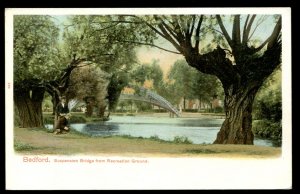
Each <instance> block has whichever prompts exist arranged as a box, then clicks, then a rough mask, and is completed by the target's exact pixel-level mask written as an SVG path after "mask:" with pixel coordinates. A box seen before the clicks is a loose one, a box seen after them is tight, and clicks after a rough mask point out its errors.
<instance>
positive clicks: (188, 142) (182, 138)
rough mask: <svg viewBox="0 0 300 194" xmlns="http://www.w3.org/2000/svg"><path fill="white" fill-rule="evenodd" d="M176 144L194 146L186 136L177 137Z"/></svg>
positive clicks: (175, 138)
mask: <svg viewBox="0 0 300 194" xmlns="http://www.w3.org/2000/svg"><path fill="white" fill-rule="evenodd" d="M173 141H174V143H183V144H192V143H193V142H192V141H191V140H189V139H188V138H187V137H184V136H175V137H174V140H173Z"/></svg>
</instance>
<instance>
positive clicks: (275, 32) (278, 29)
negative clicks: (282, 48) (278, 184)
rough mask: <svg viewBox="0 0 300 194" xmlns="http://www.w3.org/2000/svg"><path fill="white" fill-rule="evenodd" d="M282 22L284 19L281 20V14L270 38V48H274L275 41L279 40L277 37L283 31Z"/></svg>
mask: <svg viewBox="0 0 300 194" xmlns="http://www.w3.org/2000/svg"><path fill="white" fill-rule="evenodd" d="M281 22H282V21H281V16H280V18H279V20H278V21H277V23H276V26H275V27H274V30H273V32H272V34H271V36H270V37H269V39H270V40H269V44H268V49H270V48H272V47H273V46H274V44H275V42H276V41H277V38H278V36H279V34H280V32H281V25H282V24H281Z"/></svg>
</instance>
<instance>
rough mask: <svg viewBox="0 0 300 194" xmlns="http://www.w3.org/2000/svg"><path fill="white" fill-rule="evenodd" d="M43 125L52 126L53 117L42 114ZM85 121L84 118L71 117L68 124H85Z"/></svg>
mask: <svg viewBox="0 0 300 194" xmlns="http://www.w3.org/2000/svg"><path fill="white" fill-rule="evenodd" d="M43 118H44V124H53V123H54V115H50V114H44V115H43ZM86 122H87V119H86V118H85V117H84V116H77V115H72V116H71V118H70V123H86Z"/></svg>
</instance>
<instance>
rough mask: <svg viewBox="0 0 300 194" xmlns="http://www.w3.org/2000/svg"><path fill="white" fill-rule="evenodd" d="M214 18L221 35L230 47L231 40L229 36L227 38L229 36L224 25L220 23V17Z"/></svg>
mask: <svg viewBox="0 0 300 194" xmlns="http://www.w3.org/2000/svg"><path fill="white" fill-rule="evenodd" d="M216 17H217V20H218V23H219V26H220V28H221V30H222V32H223V34H224V36H225V38H226V40H227V42H228V44H229V45H230V46H232V40H231V38H230V36H229V34H228V32H227V30H226V28H225V27H224V24H223V22H222V19H221V16H220V15H216Z"/></svg>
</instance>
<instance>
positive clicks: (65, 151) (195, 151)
mask: <svg viewBox="0 0 300 194" xmlns="http://www.w3.org/2000/svg"><path fill="white" fill-rule="evenodd" d="M14 139H15V149H16V152H17V153H21V154H41V155H42V154H47V155H49V154H55V155H74V154H86V155H115V156H120V155H121V156H134V157H136V156H149V157H150V156H151V157H226V158H228V157H242V158H244V157H245V158H249V157H250V158H269V157H279V156H280V155H281V148H273V147H264V146H251V145H193V144H175V143H166V142H159V141H155V140H149V139H138V138H125V137H107V138H103V137H88V136H82V135H79V134H76V133H69V134H61V135H54V134H52V133H49V132H47V131H45V130H42V129H24V128H15V129H14Z"/></svg>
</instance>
